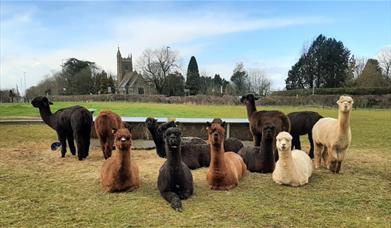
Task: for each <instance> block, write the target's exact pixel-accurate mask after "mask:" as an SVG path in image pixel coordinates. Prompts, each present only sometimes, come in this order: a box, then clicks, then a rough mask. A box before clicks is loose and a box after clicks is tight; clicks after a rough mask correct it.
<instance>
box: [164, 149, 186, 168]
mask: <svg viewBox="0 0 391 228" xmlns="http://www.w3.org/2000/svg"><path fill="white" fill-rule="evenodd" d="M167 152H168V153H167V163H168V164H169V165H170V166H179V165H180V164H181V163H182V155H181V151H180V147H178V148H168V147H167Z"/></svg>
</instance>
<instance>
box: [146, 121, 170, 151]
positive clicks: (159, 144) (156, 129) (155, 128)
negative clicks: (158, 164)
mask: <svg viewBox="0 0 391 228" xmlns="http://www.w3.org/2000/svg"><path fill="white" fill-rule="evenodd" d="M145 122H146V124H147V128H148V130H149V132H150V133H151V135H152V139H153V141H154V142H155V145H156V152H157V154H158V155H159V157H161V158H165V157H166V149H165V146H164V144H165V143H164V136H163V135H164V132H165V131H166V130H167V129H168V128H170V127H175V126H176V125H175V123H174V121H170V122H167V123H163V124H160V125H158V123H157V119H155V118H152V117H148V118H147V119H146V120H145Z"/></svg>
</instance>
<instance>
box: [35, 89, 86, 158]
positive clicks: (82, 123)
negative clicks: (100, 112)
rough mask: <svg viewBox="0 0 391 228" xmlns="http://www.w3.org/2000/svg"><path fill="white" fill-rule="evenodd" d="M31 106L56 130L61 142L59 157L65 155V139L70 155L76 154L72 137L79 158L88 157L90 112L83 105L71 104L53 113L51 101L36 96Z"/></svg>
mask: <svg viewBox="0 0 391 228" xmlns="http://www.w3.org/2000/svg"><path fill="white" fill-rule="evenodd" d="M31 104H32V105H33V107H35V108H38V109H39V112H40V115H41V117H42V119H43V121H44V122H45V123H46V124H47V125H49V127H51V128H52V129H54V130H56V132H57V136H58V139H59V141H60V143H61V157H65V153H66V151H67V150H66V141H67V140H68V145H69V149H70V151H71V153H72V155H76V148H75V144H74V142H73V141H74V139H75V140H76V143H77V154H78V158H79V160H83V159H85V158H87V157H88V150H89V147H90V134H91V126H92V123H93V121H92V114H91V113H90V112H89V111H88V110H87V109H86V108H84V107H81V106H72V107H69V108H63V109H59V110H57V111H56V112H55V113H54V114H53V113H52V112H51V110H50V105H52V104H53V103H52V102H50V101H49V100H48V98H47V97H41V96H39V97H36V98H34V99H33V100H32V101H31Z"/></svg>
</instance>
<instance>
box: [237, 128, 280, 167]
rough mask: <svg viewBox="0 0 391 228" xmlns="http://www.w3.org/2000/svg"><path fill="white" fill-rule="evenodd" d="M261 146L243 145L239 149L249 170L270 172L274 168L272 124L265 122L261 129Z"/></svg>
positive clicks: (273, 132)
mask: <svg viewBox="0 0 391 228" xmlns="http://www.w3.org/2000/svg"><path fill="white" fill-rule="evenodd" d="M262 135H263V137H262V141H261V146H260V147H258V146H248V147H243V148H242V149H241V150H240V151H239V153H238V154H239V155H240V156H242V158H243V161H244V163H245V164H246V166H247V169H248V170H249V171H250V172H259V173H271V172H273V170H274V166H275V160H274V146H275V142H274V141H275V138H276V128H275V127H274V126H273V125H272V124H265V125H264V127H263V131H262Z"/></svg>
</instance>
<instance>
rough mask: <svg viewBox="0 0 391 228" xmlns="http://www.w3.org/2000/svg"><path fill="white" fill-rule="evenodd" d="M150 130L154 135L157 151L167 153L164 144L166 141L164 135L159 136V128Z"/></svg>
mask: <svg viewBox="0 0 391 228" xmlns="http://www.w3.org/2000/svg"><path fill="white" fill-rule="evenodd" d="M148 130H149V132H150V133H151V135H152V139H153V141H154V142H155V145H156V151H157V153H158V154H166V148H165V146H164V144H165V142H164V139H163V136H160V137H159V134H158V132H157V128H148Z"/></svg>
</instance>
